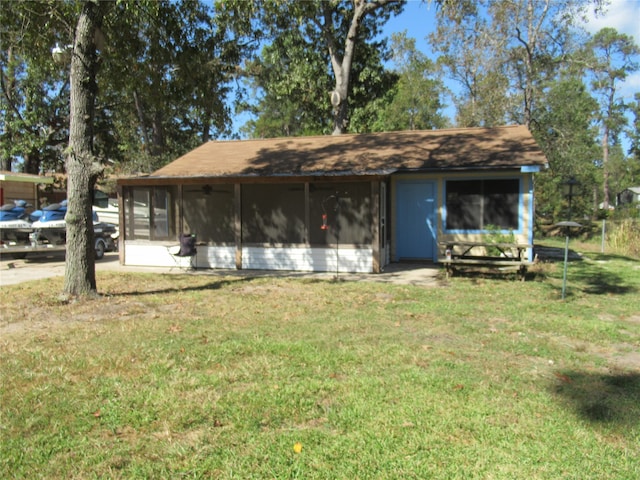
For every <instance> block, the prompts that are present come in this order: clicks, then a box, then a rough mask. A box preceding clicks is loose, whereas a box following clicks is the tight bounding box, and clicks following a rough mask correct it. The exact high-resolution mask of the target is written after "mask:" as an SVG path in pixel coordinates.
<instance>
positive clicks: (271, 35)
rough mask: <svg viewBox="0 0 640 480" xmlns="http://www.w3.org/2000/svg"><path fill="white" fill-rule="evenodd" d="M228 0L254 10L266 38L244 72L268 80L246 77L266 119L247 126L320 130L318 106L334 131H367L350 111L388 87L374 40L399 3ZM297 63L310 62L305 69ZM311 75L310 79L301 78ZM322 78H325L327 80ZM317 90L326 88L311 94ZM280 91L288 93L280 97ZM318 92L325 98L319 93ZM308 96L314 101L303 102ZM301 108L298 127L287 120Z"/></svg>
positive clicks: (260, 129)
mask: <svg viewBox="0 0 640 480" xmlns="http://www.w3.org/2000/svg"><path fill="white" fill-rule="evenodd" d="M233 4H234V5H238V6H240V7H241V8H244V9H245V10H246V11H247V12H248V13H247V14H248V15H250V14H256V12H257V18H258V19H259V24H260V27H261V28H263V29H264V30H265V34H266V35H265V38H266V39H268V40H270V41H271V45H270V46H268V47H267V48H266V49H265V50H263V58H262V59H260V60H256V61H255V62H252V63H251V64H250V65H247V68H246V71H247V73H248V74H250V75H256V74H265V75H267V78H268V79H269V80H264V79H257V80H255V79H254V81H253V82H254V83H253V86H254V91H261V94H260V95H261V96H259V97H258V98H259V100H258V105H257V108H256V110H255V111H258V112H260V115H264V114H265V113H266V117H265V118H263V119H262V120H257V121H256V122H254V123H252V124H250V125H249V128H253V125H255V127H256V132H255V133H256V134H257V135H262V134H263V132H270V131H274V129H275V131H278V130H280V131H283V132H285V133H287V132H288V133H289V134H290V133H291V132H293V131H294V130H296V131H304V132H309V131H313V130H315V131H316V132H317V133H321V132H322V133H324V131H325V129H326V127H325V126H324V124H325V121H319V120H320V117H319V115H318V116H316V112H318V109H319V108H322V109H326V110H325V111H326V112H327V113H326V114H325V118H327V119H330V120H331V124H330V129H331V132H332V133H334V134H339V133H344V132H345V131H347V129H349V130H352V131H353V130H354V128H353V127H355V130H356V131H364V130H367V129H370V128H371V127H370V126H369V125H367V124H368V123H369V122H368V121H367V118H366V116H365V115H359V114H358V112H357V109H358V108H359V107H363V108H365V109H366V106H367V104H370V103H371V102H373V103H376V100H379V99H381V98H382V97H384V95H385V94H386V90H388V88H389V87H390V86H391V84H392V82H390V80H391V77H390V76H389V75H388V74H387V73H385V71H384V68H383V67H382V59H383V58H384V55H385V52H386V47H385V44H384V41H375V40H374V39H375V38H377V37H378V35H379V34H380V32H381V27H382V25H384V23H385V22H386V21H387V20H388V19H389V18H390V17H391V15H396V14H398V13H400V12H401V11H402V8H403V6H404V4H405V1H404V0H355V1H352V0H336V1H328V0H314V1H307V2H280V1H277V0H272V1H260V2H246V1H242V0H236V1H235V2H233ZM300 62H307V63H310V64H311V65H310V66H309V67H305V66H303V65H300ZM278 68H280V69H281V71H280V72H278ZM320 72H325V73H324V74H321V73H320ZM310 73H311V74H316V77H315V78H314V79H308V78H305V75H308V74H310ZM325 78H329V79H330V81H331V83H330V84H327V83H326V82H327V80H325ZM354 79H355V80H356V81H354ZM274 81H275V82H274ZM317 88H323V89H325V90H324V91H323V92H319V91H315V89H317ZM312 91H313V93H311V92H312ZM285 93H287V94H290V95H291V96H290V97H289V98H285V97H286V95H284V94H285ZM318 93H321V94H322V95H324V96H325V97H324V99H320V98H318ZM296 95H297V96H298V97H296ZM274 96H275V98H274ZM312 98H313V102H314V104H315V106H314V105H311V104H310V102H311V101H312ZM296 99H298V100H302V102H299V101H297V100H296ZM289 100H291V102H289ZM329 100H330V101H331V104H329ZM361 101H362V102H361ZM378 103H379V102H378ZM304 105H307V106H308V107H309V108H308V109H306V108H303V106H304ZM262 107H266V108H265V109H263V108H262ZM307 112H309V115H307ZM303 113H304V115H306V118H304V119H303V121H302V124H301V125H300V126H299V127H297V126H295V125H294V122H293V121H292V120H294V119H301V118H302V117H301V114H303ZM278 118H280V119H281V120H282V121H283V122H284V123H285V124H286V126H283V128H282V129H279V128H278V127H277V119H278ZM369 118H370V110H369ZM354 119H355V120H356V121H355V122H353V120H354ZM310 125H313V127H310ZM318 129H320V131H321V132H318Z"/></svg>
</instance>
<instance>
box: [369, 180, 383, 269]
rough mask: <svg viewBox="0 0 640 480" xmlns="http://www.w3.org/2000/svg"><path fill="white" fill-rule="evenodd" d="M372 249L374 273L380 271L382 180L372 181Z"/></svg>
mask: <svg viewBox="0 0 640 480" xmlns="http://www.w3.org/2000/svg"><path fill="white" fill-rule="evenodd" d="M371 250H372V255H373V262H372V267H373V273H380V265H382V259H381V258H380V181H379V180H374V181H372V182H371Z"/></svg>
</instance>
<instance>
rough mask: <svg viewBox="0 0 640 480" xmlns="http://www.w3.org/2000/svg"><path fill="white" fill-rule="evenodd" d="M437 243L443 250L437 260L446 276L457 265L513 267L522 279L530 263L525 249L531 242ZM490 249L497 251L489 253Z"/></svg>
mask: <svg viewBox="0 0 640 480" xmlns="http://www.w3.org/2000/svg"><path fill="white" fill-rule="evenodd" d="M439 245H440V246H441V247H442V249H443V250H444V256H443V257H440V258H438V261H439V262H440V263H442V264H443V265H444V266H445V269H446V272H447V278H449V277H450V276H451V275H453V273H454V270H455V268H457V267H464V266H470V267H473V266H476V267H498V268H501V269H514V270H516V271H517V272H518V274H519V276H520V280H524V279H525V275H526V273H527V267H528V266H529V265H531V264H532V262H530V261H529V259H528V257H527V250H528V249H529V248H533V245H531V244H524V243H494V242H465V241H457V240H449V241H446V242H439ZM492 251H493V252H497V253H496V254H490V253H489V252H492Z"/></svg>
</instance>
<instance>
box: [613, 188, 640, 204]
mask: <svg viewBox="0 0 640 480" xmlns="http://www.w3.org/2000/svg"><path fill="white" fill-rule="evenodd" d="M629 204H635V205H636V206H637V207H638V208H640V187H629V188H625V189H624V190H623V191H621V192H620V193H619V194H618V195H617V196H616V205H617V206H619V207H621V206H623V205H629Z"/></svg>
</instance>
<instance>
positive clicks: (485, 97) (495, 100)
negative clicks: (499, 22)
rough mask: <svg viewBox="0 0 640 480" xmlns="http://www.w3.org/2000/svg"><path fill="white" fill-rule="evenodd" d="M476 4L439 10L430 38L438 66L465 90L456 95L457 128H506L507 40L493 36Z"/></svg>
mask: <svg viewBox="0 0 640 480" xmlns="http://www.w3.org/2000/svg"><path fill="white" fill-rule="evenodd" d="M480 6H481V5H480V4H478V3H476V2H470V1H465V2H447V3H443V4H442V6H441V8H440V9H439V10H438V14H437V18H438V24H437V27H436V30H435V31H434V32H433V33H432V34H430V35H429V37H428V39H429V43H430V44H431V47H432V48H433V50H434V52H437V53H440V57H439V58H438V66H439V68H440V69H441V70H442V72H443V74H444V75H445V76H447V77H449V78H451V79H453V80H454V81H455V82H456V83H458V84H459V85H460V87H461V91H460V94H458V95H454V96H453V99H454V104H455V105H456V122H455V123H456V125H458V126H460V127H491V126H496V125H503V124H504V122H505V119H506V117H507V111H508V110H509V106H508V102H509V98H508V96H507V91H508V87H509V81H508V78H507V76H506V73H505V72H504V71H503V58H502V56H501V55H500V54H499V52H502V51H503V50H504V48H505V47H504V39H502V38H500V37H499V36H496V35H493V34H492V32H491V29H490V27H489V25H488V23H487V19H486V17H485V16H483V15H480V10H479V8H480Z"/></svg>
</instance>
